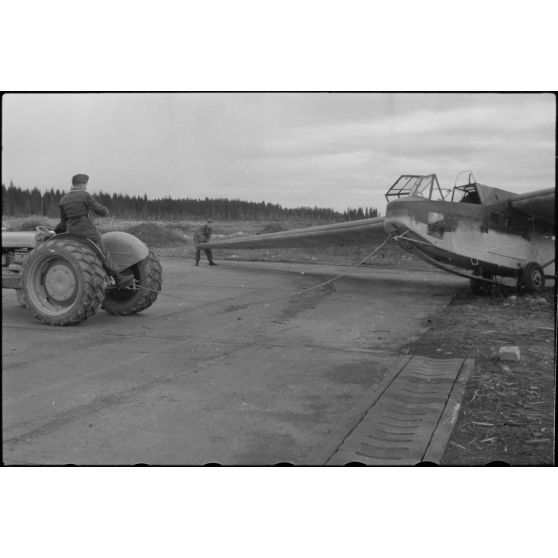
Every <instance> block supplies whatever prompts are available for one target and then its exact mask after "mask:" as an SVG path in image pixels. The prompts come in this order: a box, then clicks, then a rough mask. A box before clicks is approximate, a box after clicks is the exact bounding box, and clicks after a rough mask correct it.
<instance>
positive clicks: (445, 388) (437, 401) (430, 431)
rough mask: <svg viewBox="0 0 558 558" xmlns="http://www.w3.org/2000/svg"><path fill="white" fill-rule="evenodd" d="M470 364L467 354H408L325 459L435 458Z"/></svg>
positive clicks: (383, 461)
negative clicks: (440, 356)
mask: <svg viewBox="0 0 558 558" xmlns="http://www.w3.org/2000/svg"><path fill="white" fill-rule="evenodd" d="M473 366H474V360H472V359H466V360H464V359H455V358H453V359H442V360H441V359H432V358H426V357H422V356H411V357H410V358H409V359H408V360H407V361H406V362H405V363H404V364H403V366H402V367H401V368H400V370H399V372H398V373H397V374H396V375H395V376H394V377H393V379H392V380H391V381H390V383H389V385H387V386H386V387H385V389H384V390H383V391H382V393H380V394H379V396H378V397H377V398H376V399H375V400H374V402H372V403H371V405H370V406H369V407H368V409H367V410H366V412H365V413H364V414H363V416H362V418H361V420H360V421H359V422H358V423H357V424H356V426H355V427H354V428H353V429H352V430H351V431H350V432H349V434H348V435H347V436H346V437H345V439H344V440H343V442H342V443H341V445H340V446H339V447H338V449H337V451H335V453H334V454H333V455H332V456H331V457H330V458H329V459H328V460H327V463H326V464H327V465H345V464H347V463H350V462H359V463H363V464H366V465H416V464H417V463H420V462H421V461H431V462H433V463H439V462H440V460H441V458H442V455H443V453H444V449H445V447H446V444H447V442H448V439H449V436H450V434H451V431H452V430H453V427H454V425H455V421H456V419H457V415H458V412H459V407H460V405H461V400H462V398H463V394H464V392H465V386H466V384H467V380H468V378H469V376H470V374H471V371H472V369H473Z"/></svg>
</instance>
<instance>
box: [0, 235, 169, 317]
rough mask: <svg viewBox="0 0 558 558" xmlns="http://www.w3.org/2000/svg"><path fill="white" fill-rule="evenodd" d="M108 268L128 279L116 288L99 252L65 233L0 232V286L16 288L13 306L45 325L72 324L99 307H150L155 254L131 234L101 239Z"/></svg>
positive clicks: (156, 274)
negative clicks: (109, 261) (110, 265)
mask: <svg viewBox="0 0 558 558" xmlns="http://www.w3.org/2000/svg"><path fill="white" fill-rule="evenodd" d="M102 239H103V244H104V245H105V247H106V249H107V250H108V251H109V253H110V256H111V259H112V262H113V264H114V265H115V266H116V267H117V270H118V271H119V272H120V273H123V274H126V275H133V281H132V282H131V283H130V284H129V285H128V286H126V287H122V288H118V287H117V286H116V284H115V282H114V280H113V279H112V278H110V277H109V276H108V275H107V273H106V272H105V270H104V268H103V263H102V254H101V252H100V250H99V248H98V247H97V246H96V245H95V244H94V243H93V242H91V241H89V240H86V239H84V238H80V237H78V236H74V235H72V234H68V233H62V234H55V233H54V231H51V230H49V229H47V228H46V227H42V226H39V227H37V231H36V232H35V231H21V232H2V288H7V289H16V292H17V298H18V301H19V303H20V304H21V305H22V306H23V307H25V308H27V309H29V311H30V312H31V313H32V314H33V316H34V317H35V318H36V319H37V320H39V321H40V322H42V323H44V324H47V325H54V326H67V325H74V324H77V323H79V322H82V321H83V320H86V319H87V318H89V317H90V316H93V315H94V314H95V313H96V312H97V310H98V309H99V307H101V308H102V309H103V310H105V311H106V312H109V313H110V314H116V315H121V316H122V315H131V314H136V313H138V312H141V311H142V310H145V309H146V308H149V306H151V305H152V304H153V303H154V302H155V300H156V298H157V295H158V294H159V291H160V290H161V284H162V268H161V264H160V262H159V260H158V258H157V256H156V255H155V254H154V252H152V251H151V250H150V249H149V248H148V247H147V246H146V245H145V244H144V243H143V242H142V241H141V240H139V239H138V238H137V237H135V236H134V235H132V234H129V233H125V232H120V231H115V232H107V233H104V234H103V235H102Z"/></svg>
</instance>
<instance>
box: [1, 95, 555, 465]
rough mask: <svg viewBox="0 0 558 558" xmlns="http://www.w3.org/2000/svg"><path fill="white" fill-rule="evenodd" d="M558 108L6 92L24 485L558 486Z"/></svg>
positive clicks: (8, 388) (475, 101) (6, 226)
mask: <svg viewBox="0 0 558 558" xmlns="http://www.w3.org/2000/svg"><path fill="white" fill-rule="evenodd" d="M555 126H556V98H555V96H554V95H553V94H550V93H542V92H541V93H536V92H535V93H429V92H414V93H409V92H401V93H383V92H352V93H351V92H197V93H195V92H189V93H188V92H183V93H179V92H167V93H165V92H158V93H156V92H151V93H150V92H144V93H142V92H122V93H111V92H85V93H78V92H74V93H56V92H50V93H48V92H45V93H31V92H29V93H26V92H21V93H6V94H4V96H3V97H2V287H3V289H2V355H3V356H2V425H3V432H2V451H3V463H4V464H5V465H20V466H42V465H68V464H73V465H119V466H120V465H138V464H145V465H154V466H171V465H182V466H202V465H208V464H214V465H222V466H227V465H234V466H272V465H279V464H282V465H295V466H303V465H312V466H343V465H348V464H349V465H369V466H414V465H417V464H436V465H446V466H455V465H460V466H485V465H487V464H507V465H516V466H518V465H519V466H521V465H529V466H533V465H538V466H544V465H553V464H554V442H555V431H554V423H555V415H554V408H555V376H554V369H555V322H554V315H555V263H554V258H555V150H556V140H555Z"/></svg>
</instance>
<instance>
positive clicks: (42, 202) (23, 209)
mask: <svg viewBox="0 0 558 558" xmlns="http://www.w3.org/2000/svg"><path fill="white" fill-rule="evenodd" d="M66 193H67V192H65V191H60V190H54V189H50V190H47V191H46V192H44V193H43V192H41V191H40V190H39V189H38V188H33V189H32V190H29V189H26V190H23V189H22V188H19V187H18V186H14V185H13V184H12V183H10V185H9V186H8V187H7V188H6V186H4V184H2V215H5V216H10V217H26V216H29V215H44V216H45V217H51V218H57V217H58V216H59V215H60V212H59V208H58V204H59V202H60V199H61V198H62V196H64V194H66ZM95 198H96V199H97V200H98V201H99V202H100V203H102V204H103V205H106V206H107V207H108V208H109V209H110V212H111V215H114V216H115V217H117V218H121V219H138V220H144V219H146V220H148V219H165V220H186V219H204V218H206V217H211V218H212V219H218V220H243V219H246V220H259V219H267V220H272V221H278V220H289V219H300V218H303V219H313V220H323V221H344V220H345V221H352V220H354V219H362V218H366V217H377V215H378V211H377V210H376V209H374V208H372V207H368V208H364V209H363V208H361V207H359V208H358V209H347V210H346V211H343V212H339V211H334V210H333V209H327V208H320V207H297V208H294V209H288V208H284V207H281V206H280V205H279V204H274V203H266V202H249V201H241V200H229V199H224V198H218V199H210V198H205V199H190V198H185V199H177V200H175V199H172V198H170V197H168V198H161V199H155V200H148V199H147V196H145V195H144V196H129V195H122V194H106V193H104V192H101V193H99V194H95Z"/></svg>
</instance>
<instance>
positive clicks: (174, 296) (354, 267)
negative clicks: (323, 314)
mask: <svg viewBox="0 0 558 558" xmlns="http://www.w3.org/2000/svg"><path fill="white" fill-rule="evenodd" d="M398 238H399V237H393V236H388V237H387V238H386V239H385V240H384V241H383V242H382V243H381V244H380V245H379V246H378V247H377V248H374V250H372V252H370V254H368V255H367V256H365V257H364V258H362V260H360V261H359V262H358V263H356V264H355V265H353V266H351V267H350V268H348V269H347V270H346V271H344V272H343V273H340V274H339V275H336V276H335V277H332V278H331V279H327V280H326V281H321V282H320V283H317V284H316V285H312V286H311V287H306V288H304V289H300V290H299V291H295V292H294V293H289V294H287V295H283V296H280V297H277V298H273V299H268V300H266V301H265V302H255V303H254V305H256V304H268V303H270V302H275V301H277V300H281V299H283V298H289V297H291V296H297V295H299V294H303V293H307V292H309V291H312V290H314V289H318V288H319V287H323V286H325V285H328V284H330V283H333V282H334V281H337V280H338V279H340V278H341V277H344V276H345V275H347V273H349V272H350V271H351V270H353V269H356V268H358V267H359V266H361V265H362V264H363V263H364V262H365V261H366V260H369V259H370V258H372V257H373V256H375V255H376V254H377V253H378V252H379V251H380V250H381V249H382V248H383V247H384V246H385V245H386V244H387V243H388V242H389V241H390V240H397V239H398ZM137 288H139V289H145V290H148V291H151V292H154V293H160V294H162V295H165V296H169V297H172V298H178V299H179V300H187V301H193V300H195V301H196V302H197V301H198V299H192V298H184V297H180V296H177V295H172V294H169V293H165V292H163V291H156V290H155V289H150V288H149V287H144V286H142V285H138V286H137Z"/></svg>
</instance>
